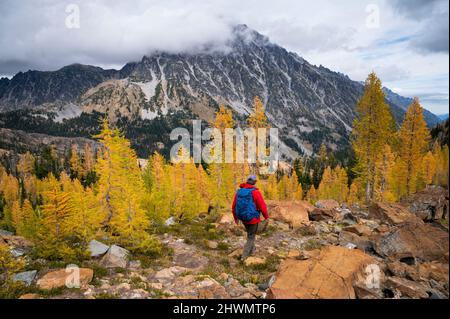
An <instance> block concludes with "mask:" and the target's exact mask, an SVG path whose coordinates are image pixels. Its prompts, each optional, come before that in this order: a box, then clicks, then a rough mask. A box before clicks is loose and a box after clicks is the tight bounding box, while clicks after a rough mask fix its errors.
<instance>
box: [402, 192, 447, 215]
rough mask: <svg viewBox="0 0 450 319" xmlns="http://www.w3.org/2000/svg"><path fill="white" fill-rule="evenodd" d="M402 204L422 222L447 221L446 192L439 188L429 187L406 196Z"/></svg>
mask: <svg viewBox="0 0 450 319" xmlns="http://www.w3.org/2000/svg"><path fill="white" fill-rule="evenodd" d="M402 204H403V205H405V206H406V207H408V209H409V210H410V211H411V213H413V214H416V215H417V217H419V218H421V219H423V220H427V221H431V220H439V219H448V211H449V202H448V190H446V189H444V188H442V187H439V186H429V187H427V188H425V189H423V190H421V191H419V192H417V193H415V194H413V195H411V196H408V197H407V198H405V199H403V200H402Z"/></svg>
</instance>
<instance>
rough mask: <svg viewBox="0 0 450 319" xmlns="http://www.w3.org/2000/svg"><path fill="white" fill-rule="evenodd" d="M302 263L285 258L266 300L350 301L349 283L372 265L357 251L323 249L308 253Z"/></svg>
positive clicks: (368, 258) (351, 285)
mask: <svg viewBox="0 0 450 319" xmlns="http://www.w3.org/2000/svg"><path fill="white" fill-rule="evenodd" d="M309 254H310V256H311V257H310V258H309V259H306V260H297V259H286V260H285V261H283V262H282V263H281V265H280V268H279V270H278V272H277V274H276V280H275V282H274V283H273V285H272V287H271V288H270V290H269V294H268V297H269V298H275V299H286V298H300V299H336V298H337V299H353V298H355V297H356V295H355V291H354V289H353V284H354V283H356V282H357V281H360V280H362V279H363V278H364V277H365V276H367V275H366V274H365V268H366V267H367V266H368V265H371V264H376V261H375V259H374V258H372V257H370V256H369V255H367V254H365V253H363V252H362V251H360V250H356V249H353V250H350V249H347V248H343V247H338V246H327V247H325V248H323V249H321V250H315V251H311V252H309Z"/></svg>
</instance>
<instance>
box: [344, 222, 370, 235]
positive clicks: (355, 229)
mask: <svg viewBox="0 0 450 319" xmlns="http://www.w3.org/2000/svg"><path fill="white" fill-rule="evenodd" d="M343 230H345V231H348V232H350V233H354V234H356V235H358V236H367V237H369V236H370V235H372V230H371V229H370V228H369V227H368V226H366V225H361V224H354V225H351V226H347V227H345V228H344V229H343Z"/></svg>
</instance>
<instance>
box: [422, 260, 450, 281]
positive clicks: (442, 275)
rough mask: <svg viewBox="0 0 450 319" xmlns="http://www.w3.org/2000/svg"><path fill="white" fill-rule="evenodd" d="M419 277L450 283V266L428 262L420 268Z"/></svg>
mask: <svg viewBox="0 0 450 319" xmlns="http://www.w3.org/2000/svg"><path fill="white" fill-rule="evenodd" d="M418 270H419V276H420V277H421V278H424V279H434V280H436V281H438V282H444V283H445V282H446V283H448V279H449V276H448V264H443V263H439V262H427V263H423V264H420V265H419V266H418Z"/></svg>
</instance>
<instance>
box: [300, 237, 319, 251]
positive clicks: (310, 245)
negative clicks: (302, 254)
mask: <svg viewBox="0 0 450 319" xmlns="http://www.w3.org/2000/svg"><path fill="white" fill-rule="evenodd" d="M321 247H322V244H321V243H320V242H319V241H318V240H316V239H310V240H308V241H307V242H306V243H304V244H303V249H304V250H308V251H309V250H314V249H320V248H321Z"/></svg>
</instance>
